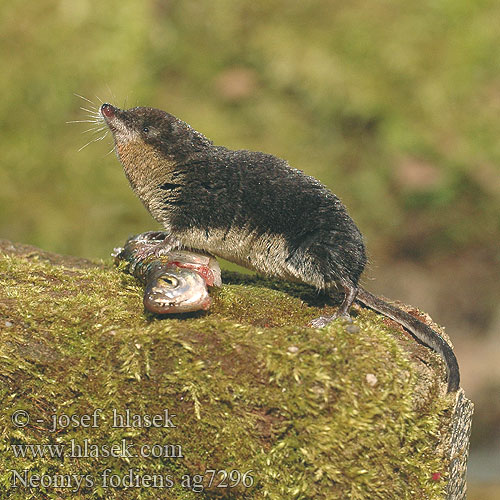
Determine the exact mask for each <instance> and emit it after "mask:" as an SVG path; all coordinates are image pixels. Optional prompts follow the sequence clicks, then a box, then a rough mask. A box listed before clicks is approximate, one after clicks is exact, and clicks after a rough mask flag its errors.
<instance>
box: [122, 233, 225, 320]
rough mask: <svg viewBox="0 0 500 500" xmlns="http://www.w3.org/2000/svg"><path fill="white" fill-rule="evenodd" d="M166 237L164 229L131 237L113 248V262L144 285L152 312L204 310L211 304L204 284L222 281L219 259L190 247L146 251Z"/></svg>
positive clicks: (147, 304) (216, 284) (145, 296)
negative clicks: (188, 248) (160, 252)
mask: <svg viewBox="0 0 500 500" xmlns="http://www.w3.org/2000/svg"><path fill="white" fill-rule="evenodd" d="M166 237H168V234H167V233H165V232H163V231H148V232H146V233H141V234H138V235H135V236H132V237H130V238H129V239H128V240H127V241H126V243H125V246H124V247H123V248H115V250H114V252H113V254H112V255H113V256H114V257H115V263H116V264H117V265H118V266H119V267H121V268H122V269H123V270H124V271H126V272H128V273H130V274H132V275H133V276H135V277H136V278H138V279H139V280H140V281H141V282H142V283H143V284H144V285H145V287H144V307H145V308H146V310H148V311H151V312H153V313H155V314H172V313H183V312H192V311H198V310H207V309H208V308H209V307H210V304H211V299H210V296H209V294H208V289H207V286H220V285H221V284H222V280H221V274H220V267H219V263H218V262H217V260H216V259H215V257H213V256H212V255H208V254H204V253H199V252H195V251H190V250H174V251H171V252H168V253H165V254H160V255H156V254H154V253H153V254H152V253H151V252H149V251H148V250H149V249H151V248H154V247H155V246H156V245H158V244H159V243H161V242H162V241H163V240H164V239H165V238H166ZM143 255H147V257H145V258H143V257H142V256H143Z"/></svg>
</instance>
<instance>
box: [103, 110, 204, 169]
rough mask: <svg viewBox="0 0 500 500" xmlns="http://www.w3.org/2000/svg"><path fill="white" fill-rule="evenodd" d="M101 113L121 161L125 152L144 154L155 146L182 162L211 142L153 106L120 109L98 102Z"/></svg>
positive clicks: (161, 153) (169, 157) (126, 153)
mask: <svg viewBox="0 0 500 500" xmlns="http://www.w3.org/2000/svg"><path fill="white" fill-rule="evenodd" d="M100 111H101V115H102V117H103V118H104V121H105V122H106V124H107V125H108V127H109V129H110V130H111V132H112V134H113V137H114V139H115V144H116V151H117V154H118V156H119V157H120V160H121V161H122V163H124V160H126V157H125V156H124V155H130V153H132V152H134V153H135V154H134V156H137V155H139V156H140V155H141V154H144V153H145V152H146V150H154V151H155V152H156V154H158V155H161V156H163V157H165V158H167V159H169V160H171V161H180V162H183V161H185V160H186V159H188V158H189V157H190V156H192V155H194V154H196V153H197V152H199V151H201V150H203V149H204V148H206V147H209V146H210V145H211V142H210V141H209V140H208V139H207V138H206V137H204V136H203V135H202V134H200V133H199V132H197V131H196V130H194V129H193V128H191V127H190V126H189V125H188V124H187V123H185V122H183V121H182V120H179V119H178V118H176V117H175V116H173V115H171V114H170V113H167V112H166V111H161V110H160V109H155V108H146V107H137V108H132V109H125V110H122V109H119V108H116V107H114V106H112V105H111V104H103V105H102V106H101V110H100Z"/></svg>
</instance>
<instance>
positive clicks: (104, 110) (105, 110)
mask: <svg viewBox="0 0 500 500" xmlns="http://www.w3.org/2000/svg"><path fill="white" fill-rule="evenodd" d="M115 112H116V108H115V107H114V106H112V105H111V104H107V103H105V104H103V105H102V106H101V114H102V115H103V116H104V117H105V118H113V117H114V116H115Z"/></svg>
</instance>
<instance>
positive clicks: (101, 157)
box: [0, 0, 500, 498]
mask: <svg viewBox="0 0 500 500" xmlns="http://www.w3.org/2000/svg"><path fill="white" fill-rule="evenodd" d="M499 26H500V3H499V2H497V1H481V0H477V1H472V2H471V1H470V0H432V1H430V0H423V1H421V2H404V3H403V2H391V1H381V0H372V1H370V2H363V1H352V2H344V1H337V0H311V1H308V2H303V1H298V0H289V1H278V0H266V1H263V0H252V1H250V0H244V1H240V2H234V1H229V0H218V1H215V2H212V1H204V0H199V1H183V2H181V1H174V0H171V1H161V0H143V1H140V2H137V1H132V0H108V1H106V2H101V1H91V0H38V1H36V2H33V1H28V0H10V1H8V2H7V1H5V0H4V1H2V2H1V3H0V37H1V39H0V57H1V59H0V60H1V72H0V95H1V100H0V127H1V128H0V151H1V155H0V237H2V238H8V239H11V240H14V241H18V242H24V243H31V244H34V245H37V246H40V247H42V248H44V249H47V250H52V251H55V252H60V253H68V254H73V255H79V256H84V257H90V258H108V256H109V253H110V251H111V249H112V248H113V247H114V246H117V245H119V244H121V243H122V242H123V241H124V240H125V238H126V237H127V236H129V235H130V234H133V233H137V232H142V231H145V230H148V229H154V228H156V227H157V225H156V223H155V222H154V221H153V220H152V219H151V217H150V216H149V214H148V213H147V212H146V211H145V209H144V208H143V207H142V205H141V204H140V202H139V201H138V200H137V199H136V198H135V197H134V195H133V193H132V191H131V190H130V188H129V186H128V183H127V181H126V179H125V176H124V175H123V173H122V170H121V166H120V165H119V163H118V161H117V159H116V157H115V156H114V155H113V154H108V152H109V151H110V149H111V148H112V142H111V138H110V137H109V136H108V137H107V138H105V139H104V140H102V141H97V142H95V143H93V144H90V145H89V146H88V147H86V148H84V149H83V150H82V151H78V150H79V149H80V147H81V146H83V145H84V144H86V143H87V142H88V141H89V140H91V139H92V138H97V137H100V136H99V135H92V132H84V131H85V130H87V129H88V128H90V126H91V124H85V123H83V124H67V123H66V122H68V121H72V120H85V119H86V118H85V114H86V113H85V112H84V111H82V110H81V109H80V106H84V107H87V105H88V103H86V102H85V101H83V100H81V99H79V98H78V97H76V96H75V95H74V93H78V94H81V95H83V96H85V97H86V98H88V99H90V100H91V101H93V102H94V103H95V105H96V106H98V105H99V104H100V100H103V101H111V102H112V103H113V104H116V105H118V106H120V107H124V106H125V107H132V106H135V105H148V106H154V107H158V108H162V109H165V110H167V111H169V112H171V113H173V114H175V115H177V116H178V117H180V118H182V119H183V120H185V121H187V122H188V123H190V124H191V125H192V126H193V127H194V128H196V129H198V130H200V131H201V132H203V133H204V134H205V135H207V136H208V137H209V138H211V139H212V140H213V141H214V142H215V143H216V144H224V145H226V146H228V147H231V148H233V149H237V148H245V149H255V150H261V151H266V152H269V153H273V154H276V155H277V156H280V157H283V158H286V159H287V160H288V161H289V162H290V163H291V164H292V165H293V166H295V167H296V168H299V169H301V170H304V171H305V172H306V173H308V174H311V175H314V176H316V177H318V178H319V179H320V180H322V181H323V182H324V183H325V184H326V185H328V186H329V187H330V188H331V189H332V190H333V191H334V192H335V193H336V194H337V195H339V196H340V198H341V199H342V200H343V201H344V202H345V203H346V205H347V206H348V207H349V210H350V213H351V215H352V216H353V218H354V219H355V220H356V221H357V223H358V225H359V226H360V228H361V230H362V232H363V233H364V234H365V236H366V242H367V246H368V250H369V254H370V259H371V265H370V268H369V269H368V270H367V272H366V277H365V284H366V285H367V287H368V288H370V289H371V290H373V291H375V292H378V293H383V294H385V295H386V296H389V297H392V298H398V299H401V300H404V301H407V302H411V303H414V304H416V305H418V306H420V307H422V308H423V309H425V310H427V311H428V312H429V313H431V314H432V315H433V317H434V318H435V319H436V320H437V321H439V322H441V323H443V324H445V325H446V326H447V328H448V332H449V333H450V335H451V336H452V338H453V340H454V343H455V346H456V350H457V354H458V357H459V360H460V362H461V366H462V372H463V379H464V384H463V385H464V387H465V388H466V390H467V391H468V395H469V396H471V397H472V399H475V400H476V402H477V403H478V405H477V417H476V422H475V429H474V442H473V459H474V460H475V461H474V460H472V461H471V476H470V477H471V488H472V490H471V495H470V498H475V497H474V489H473V488H474V484H475V483H474V481H475V480H476V483H479V482H482V483H487V482H489V481H491V476H490V475H488V473H487V471H486V472H485V468H484V465H480V464H481V463H482V462H481V460H482V459H484V456H485V455H484V453H486V454H487V455H486V456H487V457H490V458H488V459H487V460H486V462H487V463H491V460H492V459H491V456H493V457H494V458H493V464H496V466H498V467H499V469H500V465H499V464H500V452H499V451H498V450H499V448H500V368H499V367H498V364H499V363H498V359H500V341H499V330H500V306H499V298H500V283H499V276H500V245H499V242H500V141H499V137H500V30H499V28H498V27H499ZM86 125H89V126H88V127H87V126H86ZM375 278H376V280H375ZM372 279H373V281H372ZM474 453H475V455H474ZM481 457H483V458H481ZM495 460H496V462H495ZM486 469H488V467H486ZM477 491H478V490H477ZM496 492H497V493H498V491H497V490H496ZM478 495H479V494H478ZM481 495H482V496H478V497H477V498H488V496H487V494H486V496H484V495H485V494H484V493H482V494H481ZM491 498H493V497H491ZM496 498H498V497H496Z"/></svg>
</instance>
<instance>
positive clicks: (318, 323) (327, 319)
mask: <svg viewBox="0 0 500 500" xmlns="http://www.w3.org/2000/svg"><path fill="white" fill-rule="evenodd" d="M337 318H342V319H343V320H344V321H347V322H349V323H352V319H351V317H350V316H349V314H338V313H335V314H332V315H331V316H320V317H319V318H315V319H313V320H312V321H311V322H310V323H309V326H310V327H311V328H323V327H324V326H326V325H328V323H331V322H332V321H333V320H334V319H337Z"/></svg>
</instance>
